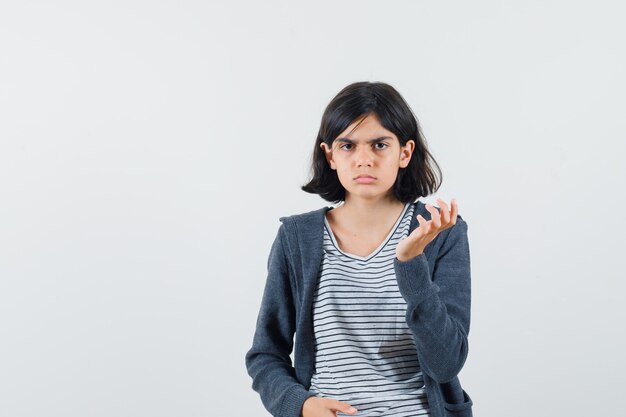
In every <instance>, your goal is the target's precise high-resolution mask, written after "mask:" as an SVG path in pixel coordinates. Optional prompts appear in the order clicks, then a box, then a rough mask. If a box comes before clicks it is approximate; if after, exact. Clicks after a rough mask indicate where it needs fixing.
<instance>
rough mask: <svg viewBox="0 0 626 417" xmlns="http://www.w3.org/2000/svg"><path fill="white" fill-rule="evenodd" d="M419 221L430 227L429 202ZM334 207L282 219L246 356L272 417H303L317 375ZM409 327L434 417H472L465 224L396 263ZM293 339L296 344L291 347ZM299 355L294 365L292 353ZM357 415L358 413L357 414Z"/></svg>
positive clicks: (416, 211)
mask: <svg viewBox="0 0 626 417" xmlns="http://www.w3.org/2000/svg"><path fill="white" fill-rule="evenodd" d="M413 204H414V205H415V207H414V212H413V213H414V214H413V217H412V219H411V225H410V227H409V234H410V233H411V232H412V231H413V230H414V229H415V228H416V227H418V226H419V222H418V221H417V217H416V216H417V215H418V214H421V215H422V217H424V218H425V219H426V220H430V218H431V214H430V212H429V211H428V210H427V209H426V207H425V205H424V203H422V202H421V201H416V202H414V203H413ZM331 208H332V207H323V208H320V209H317V210H313V211H310V212H307V213H302V214H295V215H291V216H284V217H280V218H279V220H280V221H281V223H282V224H281V225H280V226H279V228H278V232H277V234H276V237H275V239H274V242H273V244H272V246H271V249H270V254H269V258H268V261H267V280H266V283H265V288H264V292H263V297H262V300H261V307H260V310H259V314H258V317H257V321H256V331H255V333H254V338H253V341H252V347H251V348H250V349H249V350H248V352H247V353H246V356H245V363H246V368H247V371H248V374H249V375H250V376H251V377H252V389H253V390H255V391H256V392H257V393H259V395H260V397H261V401H262V403H263V405H264V407H265V408H266V409H267V410H268V411H269V412H270V414H271V415H272V416H274V417H301V416H302V405H303V403H304V401H305V400H306V399H307V398H308V397H310V396H313V395H315V394H314V393H313V392H311V391H309V388H310V383H311V377H312V375H313V373H314V371H315V351H314V333H313V319H312V313H313V295H314V292H315V288H316V284H317V280H318V273H319V269H320V265H321V261H322V256H323V252H322V242H323V231H324V229H323V228H324V217H325V215H326V212H327V211H328V210H330V209H331ZM393 263H394V270H395V273H396V281H397V283H398V289H399V291H400V294H401V295H402V297H403V298H404V300H405V301H406V305H407V309H406V323H407V326H408V327H409V329H410V330H411V332H412V334H413V339H414V341H415V346H416V348H417V356H418V359H419V363H420V367H421V369H422V372H423V375H424V383H425V385H426V395H427V398H428V404H429V409H430V414H431V416H432V417H472V405H473V401H472V399H471V398H470V396H469V395H468V394H467V392H466V391H465V390H464V389H463V388H462V387H461V384H460V381H459V378H458V374H459V372H460V371H461V369H462V367H463V365H464V363H465V360H466V358H467V354H468V334H469V327H470V304H471V278H470V275H471V274H470V253H469V242H468V237H467V223H466V222H465V220H463V218H462V217H461V216H460V215H458V214H457V220H456V223H455V224H454V226H452V227H450V228H448V229H445V230H443V231H442V232H440V233H439V234H438V235H437V236H436V237H435V239H433V240H432V241H431V242H430V243H429V244H428V245H426V247H425V249H424V251H423V252H422V254H420V255H419V256H416V257H414V258H412V259H409V260H407V261H404V262H402V261H400V260H398V258H395V259H394V261H393ZM294 334H295V344H294ZM292 352H293V353H294V361H293V363H292V360H291V357H290V355H291V353H292ZM355 416H358V412H357V413H356V414H355Z"/></svg>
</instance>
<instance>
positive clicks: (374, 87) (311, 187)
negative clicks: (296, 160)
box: [301, 81, 442, 203]
mask: <svg viewBox="0 0 626 417" xmlns="http://www.w3.org/2000/svg"><path fill="white" fill-rule="evenodd" d="M372 113H374V114H375V115H376V116H377V117H378V119H379V121H380V123H381V125H382V126H383V127H384V128H385V129H387V130H389V131H391V132H393V133H394V134H395V135H396V136H397V137H398V140H399V141H400V146H404V145H406V143H407V141H408V140H409V139H413V140H414V141H415V148H414V150H413V154H412V155H411V160H410V161H409V164H408V165H407V166H406V168H400V169H399V170H398V176H397V178H396V182H395V183H394V185H393V194H394V195H395V197H396V198H397V199H398V200H400V201H402V202H403V203H408V202H411V203H413V202H415V201H416V200H417V199H418V198H420V197H425V196H427V195H430V194H432V193H434V192H435V191H437V190H438V189H439V187H440V186H441V177H442V175H441V169H440V168H439V165H438V164H437V162H436V161H435V159H434V158H433V157H432V155H431V154H430V152H429V151H428V148H427V146H426V139H425V138H424V135H423V134H422V130H421V128H420V126H419V123H418V121H417V118H416V117H415V115H414V114H413V112H412V111H411V108H410V107H409V105H408V104H407V103H406V101H405V100H404V99H403V98H402V96H401V95H400V93H398V91H396V89H394V88H393V87H392V86H390V85H388V84H385V83H382V82H367V81H362V82H355V83H353V84H350V85H348V86H347V87H344V88H343V90H341V91H340V92H339V93H338V94H337V95H336V96H335V98H333V99H332V101H331V102H330V103H329V104H328V106H327V107H326V110H325V111H324V114H323V116H322V123H321V126H320V129H319V132H318V134H317V139H316V141H315V146H314V148H313V155H312V158H311V159H312V161H311V179H310V181H309V182H308V183H306V184H305V185H303V186H302V187H301V188H302V190H304V191H306V192H307V193H312V194H319V195H320V196H321V197H322V198H323V199H324V200H326V201H330V202H332V203H338V202H340V201H344V200H345V196H346V190H345V188H344V187H343V186H342V185H341V182H339V177H338V176H337V171H335V170H333V169H331V167H330V165H329V164H328V161H327V160H326V156H325V154H324V150H323V149H322V148H321V146H320V144H321V143H322V142H324V143H326V144H327V145H328V146H329V147H332V143H333V141H334V140H335V139H336V138H337V137H338V136H339V134H341V132H343V131H344V130H346V129H347V128H348V126H350V125H351V124H352V123H354V122H355V121H357V120H358V119H362V118H364V117H366V116H367V115H369V114H372Z"/></svg>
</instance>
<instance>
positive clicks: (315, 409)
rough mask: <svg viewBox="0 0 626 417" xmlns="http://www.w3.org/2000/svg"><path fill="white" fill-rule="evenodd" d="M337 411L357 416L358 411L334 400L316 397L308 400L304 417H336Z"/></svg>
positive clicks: (303, 409)
mask: <svg viewBox="0 0 626 417" xmlns="http://www.w3.org/2000/svg"><path fill="white" fill-rule="evenodd" d="M337 411H341V412H342V413H346V414H356V412H357V409H356V408H354V407H351V406H350V404H346V403H343V402H341V401H339V400H335V399H333V398H322V397H315V396H314V397H309V398H307V399H306V400H305V401H304V404H303V405H302V417H336V416H337Z"/></svg>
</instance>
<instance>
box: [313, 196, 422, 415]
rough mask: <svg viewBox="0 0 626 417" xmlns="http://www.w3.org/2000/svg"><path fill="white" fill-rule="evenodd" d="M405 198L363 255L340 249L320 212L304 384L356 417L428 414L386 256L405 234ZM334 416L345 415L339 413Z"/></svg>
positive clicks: (407, 221) (407, 216)
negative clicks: (310, 360)
mask: <svg viewBox="0 0 626 417" xmlns="http://www.w3.org/2000/svg"><path fill="white" fill-rule="evenodd" d="M413 207H414V206H413V205H412V204H411V203H407V204H406V205H405V207H404V209H403V211H402V213H401V214H400V216H399V217H398V220H397V221H396V223H395V224H394V226H393V227H392V229H391V231H390V232H389V234H388V235H387V237H386V238H385V240H384V241H383V242H382V243H381V244H380V246H379V247H378V248H376V249H375V250H374V251H373V252H372V253H371V254H369V255H368V256H358V255H354V254H350V253H346V252H343V251H342V250H341V249H339V245H338V244H337V240H336V239H335V236H334V234H333V232H332V229H331V228H330V225H329V223H328V220H326V218H324V223H325V227H324V241H323V249H324V250H323V258H322V265H321V268H320V272H319V280H318V284H317V288H316V291H315V294H314V298H313V328H314V334H315V372H314V373H313V376H312V378H311V387H310V390H311V391H312V392H314V393H315V394H316V395H317V396H318V397H329V398H334V399H336V400H339V401H342V402H346V403H348V404H350V405H352V406H353V407H356V408H357V409H358V412H357V414H356V415H357V416H360V417H382V416H384V417H401V416H418V415H419V416H430V413H429V408H428V401H427V398H426V387H425V386H424V379H423V376H422V371H421V368H420V366H419V362H418V359H417V353H416V352H417V350H416V347H415V342H414V340H413V336H412V333H411V331H410V329H409V328H408V326H407V324H406V320H405V314H406V302H405V300H404V298H402V295H401V294H400V292H399V290H398V285H397V282H396V276H395V271H394V268H393V260H394V258H395V256H396V245H397V243H398V241H400V239H401V238H402V237H405V236H407V235H408V232H409V225H410V222H411V217H412V215H413ZM338 415H348V414H344V413H342V412H338Z"/></svg>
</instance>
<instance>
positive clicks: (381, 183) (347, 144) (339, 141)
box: [320, 114, 415, 199]
mask: <svg viewBox="0 0 626 417" xmlns="http://www.w3.org/2000/svg"><path fill="white" fill-rule="evenodd" d="M357 125H358V126H357ZM320 146H321V147H322V149H323V150H324V152H325V154H326V160H327V161H328V163H329V164H330V167H331V168H332V169H334V170H336V171H337V176H338V177H339V182H341V185H343V187H344V188H345V190H346V199H347V197H348V195H351V196H356V195H358V196H361V197H365V198H370V199H371V198H375V197H389V196H390V195H391V193H392V191H391V189H392V187H393V184H394V183H395V181H396V177H397V176H398V170H399V169H400V168H405V167H406V166H407V165H408V164H409V161H410V159H411V154H412V153H413V148H414V146H415V142H414V141H413V140H409V141H407V143H406V145H405V146H402V147H401V146H400V141H399V140H398V138H397V137H396V135H394V134H393V133H392V132H390V131H389V130H387V129H385V128H384V127H383V126H382V125H381V124H380V122H379V120H378V117H377V116H376V115H375V114H371V115H368V116H367V117H366V118H365V119H364V120H363V121H362V122H360V124H359V120H357V121H355V122H354V123H352V124H351V125H350V126H348V127H347V128H346V130H344V131H343V132H341V134H340V135H339V136H337V138H336V139H335V140H334V141H333V143H332V147H331V148H329V147H328V145H326V144H325V143H323V142H322V143H321V144H320ZM359 175H369V176H371V177H373V178H370V179H364V178H361V179H359V178H357V177H358V176H359Z"/></svg>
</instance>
